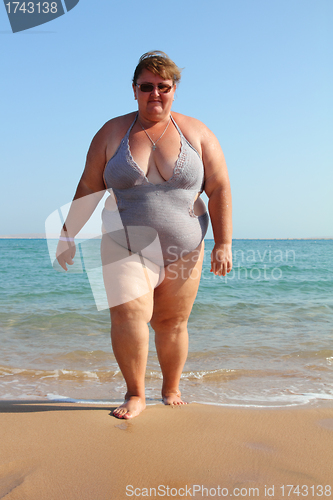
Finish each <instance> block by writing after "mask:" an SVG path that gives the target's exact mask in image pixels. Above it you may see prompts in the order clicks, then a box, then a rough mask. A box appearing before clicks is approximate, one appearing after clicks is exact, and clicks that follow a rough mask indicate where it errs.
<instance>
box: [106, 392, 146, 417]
mask: <svg viewBox="0 0 333 500" xmlns="http://www.w3.org/2000/svg"><path fill="white" fill-rule="evenodd" d="M145 408H146V403H145V400H144V399H142V398H139V397H138V396H129V397H128V398H127V399H125V401H124V403H123V404H122V405H120V406H118V408H116V409H115V410H114V411H113V412H112V415H114V416H115V417H117V418H125V419H126V420H127V419H129V418H133V417H137V416H138V415H139V413H141V412H142V411H143V410H144V409H145Z"/></svg>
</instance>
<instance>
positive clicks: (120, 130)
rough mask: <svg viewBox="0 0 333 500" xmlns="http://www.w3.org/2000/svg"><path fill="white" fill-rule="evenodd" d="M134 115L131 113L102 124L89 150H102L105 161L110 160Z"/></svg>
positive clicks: (134, 113)
mask: <svg viewBox="0 0 333 500" xmlns="http://www.w3.org/2000/svg"><path fill="white" fill-rule="evenodd" d="M135 115H136V112H135V111H133V112H132V113H128V114H126V115H122V116H117V117H115V118H112V119H111V120H108V121H107V122H106V123H104V125H103V126H102V127H101V128H100V129H99V130H98V132H97V133H96V134H95V136H94V137H93V140H92V142H91V146H90V149H96V148H97V149H99V150H101V149H103V150H104V151H105V156H106V160H108V159H109V158H111V156H113V155H114V153H115V152H116V150H117V148H118V146H119V144H120V142H121V140H122V138H123V137H124V135H125V134H126V132H127V130H128V129H129V127H130V126H131V123H132V122H133V120H134V118H135Z"/></svg>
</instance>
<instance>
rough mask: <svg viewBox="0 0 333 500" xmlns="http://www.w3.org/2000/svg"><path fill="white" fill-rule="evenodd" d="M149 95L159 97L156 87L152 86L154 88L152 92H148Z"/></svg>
mask: <svg viewBox="0 0 333 500" xmlns="http://www.w3.org/2000/svg"><path fill="white" fill-rule="evenodd" d="M150 95H153V96H159V95H160V91H159V90H158V87H157V85H154V88H153V90H152V91H151V92H150Z"/></svg>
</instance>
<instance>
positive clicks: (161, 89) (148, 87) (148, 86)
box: [139, 83, 172, 94]
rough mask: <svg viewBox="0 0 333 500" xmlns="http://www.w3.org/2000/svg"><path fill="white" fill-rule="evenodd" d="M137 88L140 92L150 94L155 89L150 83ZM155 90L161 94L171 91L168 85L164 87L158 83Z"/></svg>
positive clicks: (163, 84)
mask: <svg viewBox="0 0 333 500" xmlns="http://www.w3.org/2000/svg"><path fill="white" fill-rule="evenodd" d="M139 87H140V90H141V92H152V91H153V90H154V88H155V87H154V85H153V84H152V83H141V84H140V85H139ZM157 88H158V90H159V92H161V93H162V94H167V93H168V92H170V90H171V89H172V87H171V86H170V85H165V83H159V84H158V85H157Z"/></svg>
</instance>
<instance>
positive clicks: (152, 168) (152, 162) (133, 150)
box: [128, 131, 182, 184]
mask: <svg viewBox="0 0 333 500" xmlns="http://www.w3.org/2000/svg"><path fill="white" fill-rule="evenodd" d="M176 132H177V131H176ZM143 134H144V132H143ZM177 135H178V140H177V142H176V141H175V140H174V135H172V137H171V138H168V139H167V138H165V140H164V141H163V144H161V145H157V147H156V150H155V151H153V149H152V145H151V143H149V140H148V138H147V137H145V136H144V135H142V134H140V135H139V134H138V133H137V134H134V135H133V136H132V137H131V139H129V140H128V148H129V152H130V154H131V157H132V160H133V162H134V164H135V167H137V169H138V170H139V171H140V172H141V173H142V175H143V176H144V177H145V178H146V179H147V180H148V181H149V182H150V183H151V184H163V183H165V182H168V181H169V180H170V179H171V178H172V176H173V174H174V169H175V168H176V167H177V163H178V160H179V157H180V154H181V150H182V141H181V138H180V136H179V134H178V133H177ZM130 141H131V144H130Z"/></svg>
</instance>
